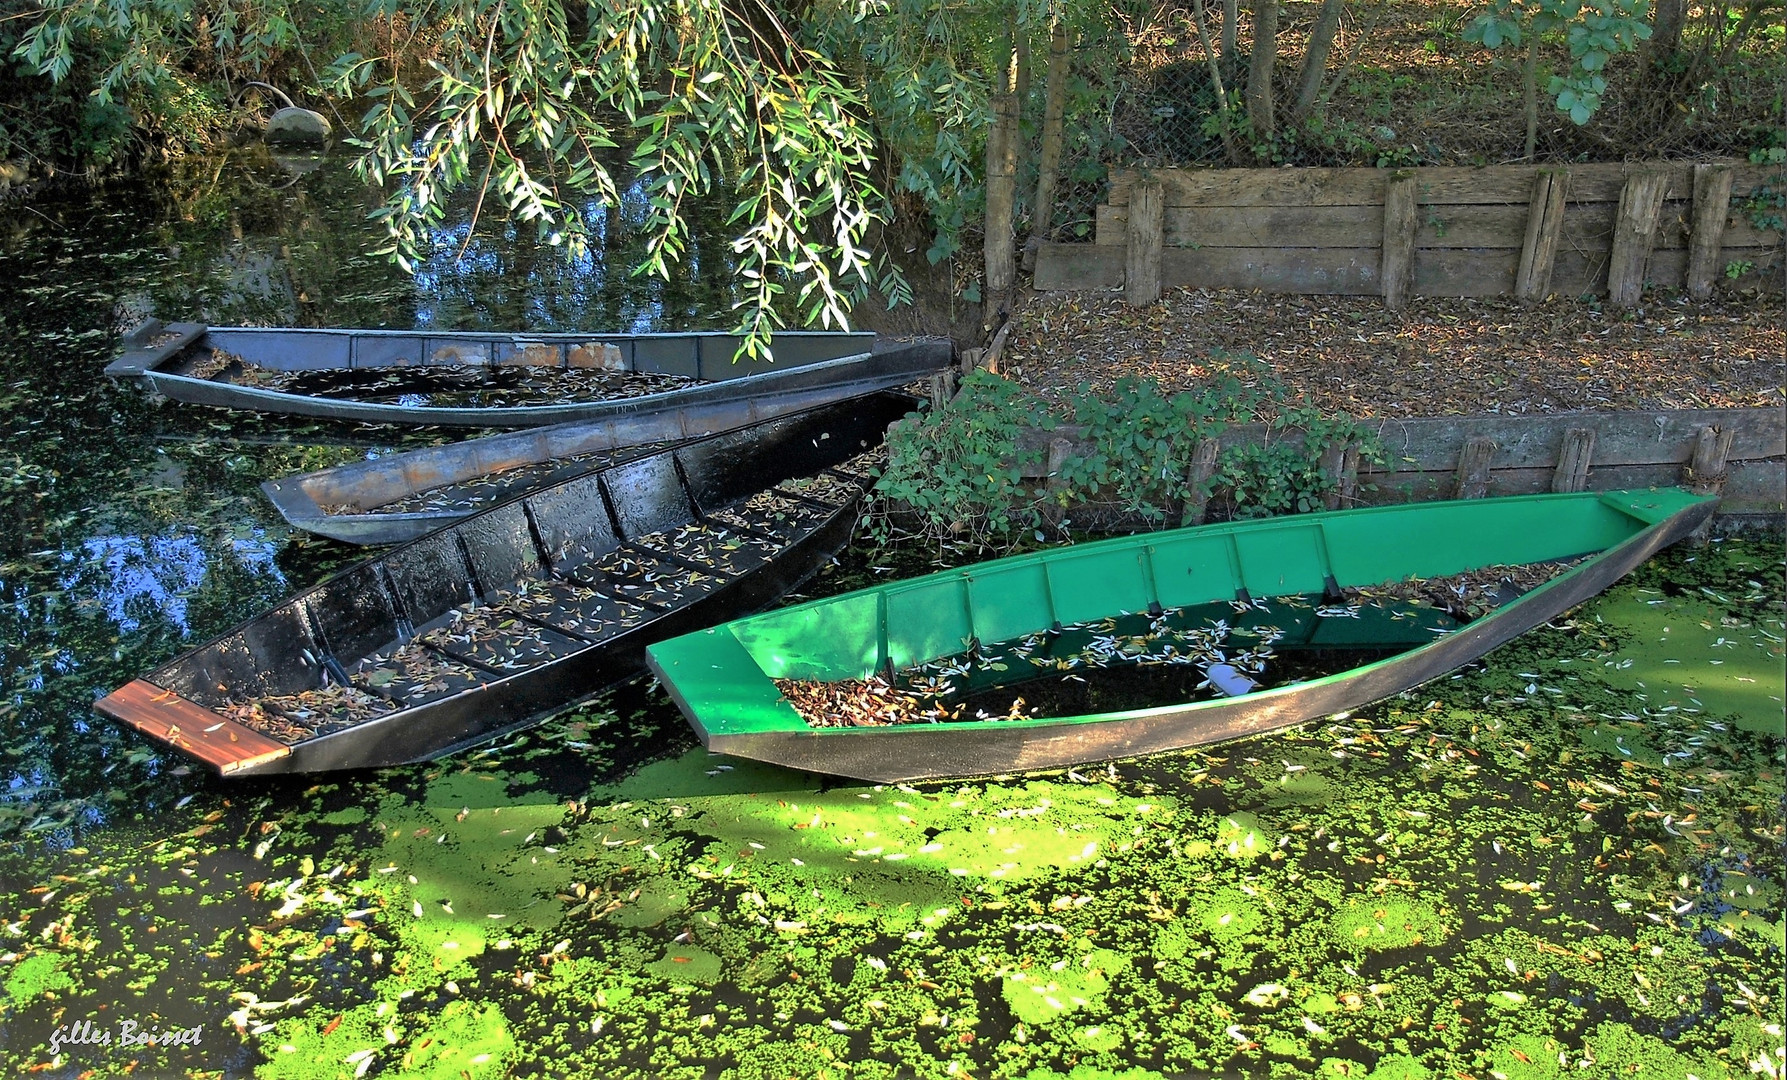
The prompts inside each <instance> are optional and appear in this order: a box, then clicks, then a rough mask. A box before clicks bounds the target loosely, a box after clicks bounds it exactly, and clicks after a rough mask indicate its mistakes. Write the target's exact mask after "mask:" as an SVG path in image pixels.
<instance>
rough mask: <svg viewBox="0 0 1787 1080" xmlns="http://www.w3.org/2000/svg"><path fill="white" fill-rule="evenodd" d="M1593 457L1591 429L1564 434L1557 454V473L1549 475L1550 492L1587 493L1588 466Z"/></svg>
mask: <svg viewBox="0 0 1787 1080" xmlns="http://www.w3.org/2000/svg"><path fill="white" fill-rule="evenodd" d="M1594 455H1595V433H1594V431H1593V429H1591V428H1571V429H1570V430H1568V431H1566V432H1564V445H1563V446H1562V448H1560V449H1559V450H1558V452H1557V471H1556V472H1554V473H1552V474H1551V490H1553V491H1587V490H1588V464H1589V461H1590V460H1592V459H1593V458H1594Z"/></svg>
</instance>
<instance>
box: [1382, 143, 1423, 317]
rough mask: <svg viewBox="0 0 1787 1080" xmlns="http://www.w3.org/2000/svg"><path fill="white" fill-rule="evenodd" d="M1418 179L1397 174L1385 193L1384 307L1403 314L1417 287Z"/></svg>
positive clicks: (1405, 174)
mask: <svg viewBox="0 0 1787 1080" xmlns="http://www.w3.org/2000/svg"><path fill="white" fill-rule="evenodd" d="M1416 224H1417V222H1416V219H1415V178H1414V177H1413V176H1412V175H1408V174H1407V173H1406V172H1398V173H1396V174H1395V175H1394V176H1392V177H1391V179H1390V186H1389V187H1388V188H1387V189H1385V191H1384V260H1383V264H1382V266H1381V267H1380V269H1379V273H1378V277H1379V280H1380V283H1381V285H1382V287H1383V290H1384V306H1385V307H1387V308H1389V309H1390V310H1391V311H1401V310H1402V308H1403V305H1404V304H1406V303H1408V297H1409V293H1410V292H1411V291H1412V290H1413V287H1414V283H1415V226H1416Z"/></svg>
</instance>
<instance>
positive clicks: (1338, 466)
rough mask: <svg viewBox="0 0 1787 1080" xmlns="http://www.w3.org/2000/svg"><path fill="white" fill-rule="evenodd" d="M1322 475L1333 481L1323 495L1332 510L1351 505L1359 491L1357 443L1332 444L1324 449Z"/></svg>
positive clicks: (1325, 502)
mask: <svg viewBox="0 0 1787 1080" xmlns="http://www.w3.org/2000/svg"><path fill="white" fill-rule="evenodd" d="M1321 469H1322V475H1323V476H1325V477H1326V478H1327V479H1328V480H1329V481H1330V482H1332V483H1333V485H1334V486H1333V488H1331V489H1329V490H1328V491H1327V492H1326V493H1325V494H1323V496H1322V502H1323V503H1324V504H1325V505H1326V506H1327V507H1328V509H1330V510H1338V509H1340V508H1341V507H1342V506H1351V505H1352V504H1353V498H1354V497H1355V496H1356V495H1358V493H1359V448H1358V446H1356V445H1352V444H1346V445H1342V444H1340V443H1333V444H1330V445H1329V446H1328V447H1327V448H1326V449H1324V450H1323V451H1322V460H1321Z"/></svg>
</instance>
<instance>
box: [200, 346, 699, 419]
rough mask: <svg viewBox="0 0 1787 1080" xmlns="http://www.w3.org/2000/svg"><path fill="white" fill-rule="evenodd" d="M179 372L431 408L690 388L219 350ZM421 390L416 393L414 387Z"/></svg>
mask: <svg viewBox="0 0 1787 1080" xmlns="http://www.w3.org/2000/svg"><path fill="white" fill-rule="evenodd" d="M185 374H186V375H187V376H188V377H190V378H194V379H212V380H219V381H223V382H229V383H233V384H234V385H237V386H249V387H254V388H256V389H260V390H272V391H277V392H280V393H295V394H307V395H313V396H318V397H331V398H348V399H352V400H358V401H368V402H384V403H387V404H402V405H431V406H438V407H454V406H461V407H466V406H472V405H482V406H485V407H489V408H505V407H522V406H535V405H565V404H571V403H574V402H581V401H602V400H614V399H620V398H634V397H643V396H645V395H647V394H661V393H665V392H668V391H671V390H682V389H685V388H687V387H690V386H695V385H697V384H698V383H699V382H700V380H698V379H692V378H689V377H688V376H685V375H668V374H664V373H661V372H644V371H607V370H602V369H598V368H549V367H517V366H501V365H494V366H493V365H485V364H466V365H457V366H453V365H432V364H419V365H414V366H405V367H394V368H360V369H355V370H353V371H347V372H343V371H337V370H332V369H330V370H321V371H309V370H303V371H280V370H277V369H274V368H264V367H261V366H260V365H258V364H256V363H254V362H253V361H251V360H248V359H246V358H244V357H241V356H238V355H236V354H235V353H232V352H227V351H225V350H223V349H215V348H214V349H212V350H210V351H209V352H208V353H203V354H200V355H198V356H196V357H195V358H194V359H193V361H192V363H191V366H190V367H189V368H188V369H187V370H186V372H185ZM424 385H425V386H426V387H427V389H425V390H421V391H418V389H417V387H418V386H424Z"/></svg>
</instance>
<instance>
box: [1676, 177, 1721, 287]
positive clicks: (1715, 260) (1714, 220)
mask: <svg viewBox="0 0 1787 1080" xmlns="http://www.w3.org/2000/svg"><path fill="white" fill-rule="evenodd" d="M1730 216H1731V167H1730V166H1729V165H1696V166H1695V167H1694V219H1693V221H1694V223H1693V226H1692V228H1691V231H1690V232H1689V234H1688V272H1687V277H1688V281H1687V285H1688V295H1689V296H1692V297H1693V298H1694V299H1696V300H1704V299H1706V298H1707V297H1709V296H1711V295H1712V293H1713V282H1714V281H1716V280H1717V279H1718V274H1719V265H1718V264H1719V249H1720V248H1722V247H1723V246H1724V243H1725V222H1726V219H1727V218H1729V217H1730Z"/></svg>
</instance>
